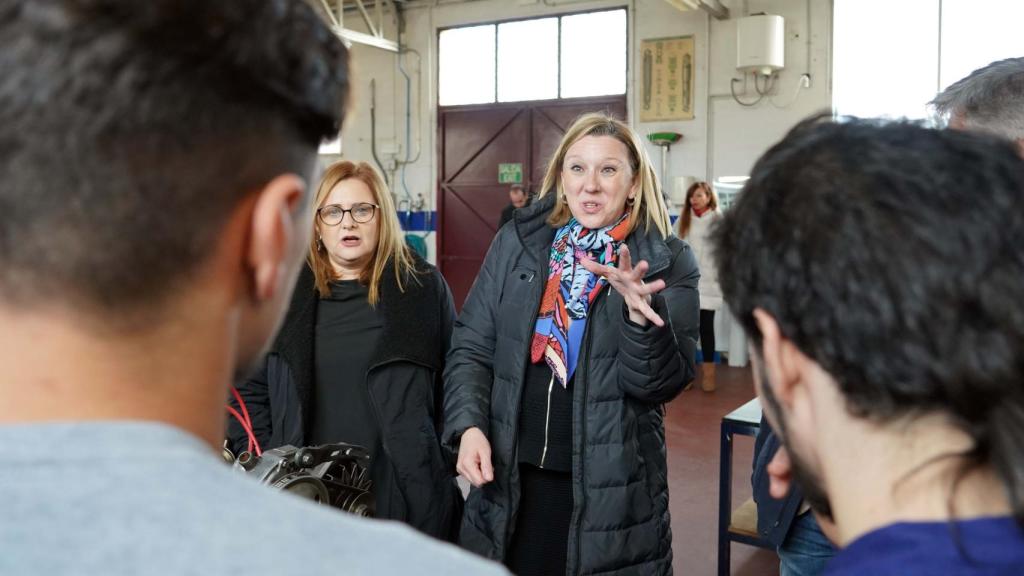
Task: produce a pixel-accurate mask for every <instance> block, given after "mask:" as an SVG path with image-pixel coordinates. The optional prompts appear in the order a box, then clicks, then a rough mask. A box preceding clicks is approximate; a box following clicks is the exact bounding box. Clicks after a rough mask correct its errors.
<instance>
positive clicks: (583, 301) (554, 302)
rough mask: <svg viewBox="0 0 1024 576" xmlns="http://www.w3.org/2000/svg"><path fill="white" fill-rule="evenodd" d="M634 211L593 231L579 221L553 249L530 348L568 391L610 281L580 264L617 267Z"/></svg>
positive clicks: (563, 233) (532, 358) (561, 233)
mask: <svg viewBox="0 0 1024 576" xmlns="http://www.w3.org/2000/svg"><path fill="white" fill-rule="evenodd" d="M627 216H628V212H627V213H626V214H623V215H622V217H621V218H619V220H618V222H616V223H614V224H612V225H610V226H606V227H604V228H601V229H600V230H590V229H587V228H584V227H583V225H582V224H580V223H579V222H577V221H576V219H575V218H572V219H570V220H569V223H568V224H566V225H565V226H563V227H561V228H559V230H558V232H557V233H556V234H555V241H554V243H552V244H551V258H550V260H549V263H548V268H549V269H550V271H551V272H550V275H549V276H548V281H547V284H546V285H545V286H544V297H543V298H542V299H541V301H540V312H539V314H538V315H537V325H536V327H535V328H534V333H533V342H532V343H531V344H530V361H531V362H534V363H537V362H540V360H541V358H543V359H544V360H546V361H547V363H548V366H550V367H551V372H552V373H553V374H554V375H555V377H556V378H558V381H559V383H561V384H562V387H563V388H564V387H566V385H567V383H568V382H569V379H570V378H572V375H573V372H575V371H576V361H577V359H578V358H579V353H580V344H581V343H582V342H583V334H584V331H585V329H586V326H587V312H588V310H589V309H590V305H591V304H592V303H593V302H594V299H595V298H597V295H598V294H599V293H600V292H601V289H602V288H604V285H605V283H606V282H607V281H606V280H605V279H604V278H603V277H600V276H595V275H594V274H591V273H590V272H589V271H588V270H587V269H586V268H584V267H583V265H582V264H578V263H579V261H580V260H582V259H583V258H585V257H589V258H590V259H591V260H594V261H595V262H598V263H600V264H605V265H607V266H612V267H614V266H615V263H616V261H617V260H618V257H619V246H621V245H622V241H623V240H624V239H625V238H626V232H627V231H628V230H629V220H628V219H627Z"/></svg>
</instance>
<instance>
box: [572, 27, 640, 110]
mask: <svg viewBox="0 0 1024 576" xmlns="http://www.w3.org/2000/svg"><path fill="white" fill-rule="evenodd" d="M625 92H626V11H625V10H612V11H608V12H592V13H590V14H579V15H576V16H565V17H563V18H562V94H561V96H562V98H578V97H581V96H602V95H605V94H625Z"/></svg>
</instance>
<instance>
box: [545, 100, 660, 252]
mask: <svg viewBox="0 0 1024 576" xmlns="http://www.w3.org/2000/svg"><path fill="white" fill-rule="evenodd" d="M586 136H611V137H612V138H615V139H616V140H618V141H619V142H622V143H623V144H624V145H625V146H626V150H628V151H629V166H630V169H631V170H632V172H633V174H632V175H633V183H634V184H636V182H637V180H636V179H637V178H639V179H640V182H639V184H640V193H639V194H637V197H636V202H634V203H633V205H632V206H631V207H629V212H630V214H629V220H630V227H629V232H630V233H632V232H633V231H634V230H636V227H637V226H638V225H639V224H640V222H641V221H642V222H643V223H644V227H645V229H646V230H648V231H649V230H650V229H651V226H652V225H653V226H654V227H655V228H657V229H658V232H661V235H662V237H663V238H667V237H668V236H670V235H671V234H672V220H671V219H670V218H669V216H668V207H667V206H666V205H665V199H664V197H663V196H662V194H661V185H660V184H659V183H658V176H657V174H656V173H655V171H654V165H653V164H652V163H651V158H650V156H648V155H647V150H646V149H645V148H644V144H643V141H642V140H641V139H640V137H639V136H637V134H636V132H634V131H633V129H632V128H630V127H629V126H628V125H627V124H626V123H625V122H623V121H621V120H618V119H616V118H613V117H611V116H609V115H607V114H603V113H600V112H597V113H590V114H584V115H583V116H580V117H579V118H577V119H576V121H575V122H573V124H572V126H570V127H569V129H568V130H567V131H566V132H565V136H563V137H562V141H561V142H560V143H559V144H558V148H556V149H555V153H554V155H553V156H552V157H551V161H550V162H549V163H548V169H547V172H546V173H545V174H544V184H543V185H542V186H541V190H540V194H539V195H538V197H540V198H542V197H544V196H546V195H548V194H551V193H552V192H554V194H555V209H554V210H552V212H551V216H549V217H548V223H549V224H551V225H552V226H564V225H565V223H566V222H568V221H569V218H570V217H571V216H572V213H571V212H570V211H569V206H568V204H566V203H565V201H564V198H565V191H564V190H562V168H563V164H564V163H565V154H566V152H567V151H568V150H569V147H570V146H572V145H573V144H575V143H576V142H578V141H579V140H580V139H582V138H584V137H586Z"/></svg>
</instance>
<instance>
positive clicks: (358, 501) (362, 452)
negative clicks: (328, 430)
mask: <svg viewBox="0 0 1024 576" xmlns="http://www.w3.org/2000/svg"><path fill="white" fill-rule="evenodd" d="M369 460H370V456H369V454H368V453H367V451H366V449H365V448H363V447H362V446H356V445H355V444H345V443H343V442H339V443H337V444H324V445H323V446H307V447H306V448H296V447H294V446H281V447H280V448H274V449H273V450H267V451H266V452H264V453H263V455H262V456H256V455H255V454H252V453H250V452H243V453H242V455H241V456H239V457H238V459H237V460H235V464H234V467H235V469H236V470H241V471H244V472H245V473H246V474H249V475H251V476H255V477H256V478H257V479H259V481H260V482H262V483H264V484H267V485H268V486H272V487H274V488H277V489H279V490H284V491H287V492H291V493H292V494H295V495H297V496H301V497H303V498H308V499H310V500H313V501H314V502H319V503H321V504H326V505H329V506H333V507H335V508H338V509H341V510H344V511H345V512H348V513H350V514H355V515H356V516H369V517H372V516H373V515H374V503H373V493H372V488H373V483H372V481H371V480H370V473H369V470H368V469H367V465H368V463H369Z"/></svg>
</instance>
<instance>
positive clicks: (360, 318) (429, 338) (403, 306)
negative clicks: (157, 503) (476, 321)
mask: <svg viewBox="0 0 1024 576" xmlns="http://www.w3.org/2000/svg"><path fill="white" fill-rule="evenodd" d="M315 206H316V210H315V212H314V216H313V218H314V222H313V235H312V237H311V238H310V246H309V257H308V263H309V266H308V267H307V268H306V270H304V271H303V273H302V274H301V276H300V277H299V281H298V284H297V285H296V287H295V292H294V295H293V297H292V302H291V306H290V308H289V310H288V314H287V316H286V317H285V321H284V324H283V326H282V328H281V332H280V333H279V335H278V337H277V340H276V341H275V343H274V346H273V348H272V350H271V351H270V353H269V354H268V355H267V358H266V361H265V362H264V365H263V367H262V370H260V371H259V372H258V373H257V374H256V375H255V376H253V377H252V378H250V379H249V380H248V381H246V382H244V383H242V384H240V385H239V386H238V390H239V392H240V393H241V396H242V398H243V400H244V401H245V403H246V406H247V408H248V412H249V415H250V419H251V421H252V427H253V432H254V434H255V436H256V438H257V440H258V441H259V444H260V446H261V447H262V448H263V449H264V450H266V449H271V448H276V447H279V446H283V445H289V444H290V445H292V446H310V445H320V444H328V443H333V442H348V443H350V444H359V445H361V446H364V447H366V448H367V449H368V450H369V452H370V462H371V464H370V472H371V478H372V480H373V490H372V491H373V494H374V496H375V504H376V514H375V515H376V517H378V518H388V519H393V520H400V521H403V522H405V523H407V524H410V525H412V526H413V527H414V528H417V529H419V530H420V531H422V532H425V533H426V534H428V535H431V536H434V537H437V538H441V539H446V540H452V539H454V538H455V535H456V534H457V530H458V522H459V520H460V516H461V507H462V498H461V494H460V493H459V492H458V487H457V485H456V484H455V481H454V470H452V469H451V467H450V465H449V464H448V463H447V461H446V459H445V458H444V457H443V456H442V452H441V446H440V443H439V438H438V431H439V426H440V424H441V412H440V402H441V398H442V379H441V378H442V374H443V371H444V357H445V354H446V353H447V351H448V343H449V340H450V336H451V330H452V323H453V321H454V308H453V306H452V297H451V293H450V292H449V289H448V285H447V283H445V281H444V279H443V278H442V277H441V275H440V273H439V272H438V271H437V269H436V268H434V267H433V266H431V265H430V264H428V263H427V262H425V261H423V260H421V259H420V258H419V257H418V256H417V255H416V254H415V253H413V252H412V251H411V250H409V248H408V247H407V246H406V244H405V242H404V241H403V238H402V233H401V228H400V226H399V223H398V216H397V214H396V212H395V208H394V204H393V202H392V199H391V194H390V192H389V191H388V190H387V188H386V186H385V184H384V181H383V180H382V179H381V177H380V176H379V175H378V174H377V172H376V171H374V169H373V168H372V167H370V165H369V164H367V163H365V162H359V163H353V162H348V161H341V162H337V163H335V164H332V165H331V166H329V167H328V168H327V170H326V171H325V173H324V176H323V178H322V180H321V182H320V186H319V189H318V190H317V193H316V198H315ZM247 439H248V436H247V434H246V433H245V431H244V430H243V429H242V427H241V426H240V425H239V424H238V423H237V422H235V421H232V422H231V426H230V428H229V440H230V441H231V444H232V447H233V449H234V451H235V453H236V454H238V453H240V452H241V451H242V450H245V449H246V445H247ZM399 553H400V552H399Z"/></svg>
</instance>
